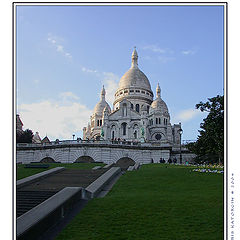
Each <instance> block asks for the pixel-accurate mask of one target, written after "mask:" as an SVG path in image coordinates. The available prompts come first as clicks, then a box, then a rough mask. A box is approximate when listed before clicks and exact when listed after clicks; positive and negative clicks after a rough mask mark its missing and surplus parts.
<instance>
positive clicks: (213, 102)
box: [187, 95, 224, 163]
mask: <svg viewBox="0 0 240 240" xmlns="http://www.w3.org/2000/svg"><path fill="white" fill-rule="evenodd" d="M196 108H197V109H200V111H202V112H208V115H207V117H206V118H205V119H203V123H201V124H200V128H201V130H199V133H200V135H199V136H198V139H197V141H196V142H195V143H190V144H188V145H187V147H188V149H189V150H190V151H192V152H194V153H195V154H196V155H197V157H196V159H195V161H196V162H199V163H203V162H208V163H217V162H218V163H223V158H224V97H223V96H219V95H217V96H216V97H213V98H208V101H207V102H206V103H203V102H200V103H198V104H196Z"/></svg>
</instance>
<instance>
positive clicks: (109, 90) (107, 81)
mask: <svg viewBox="0 0 240 240" xmlns="http://www.w3.org/2000/svg"><path fill="white" fill-rule="evenodd" d="M103 76H104V78H103V84H104V87H105V90H106V101H107V102H108V103H110V104H111V105H112V104H113V102H114V99H115V97H114V94H115V92H116V90H117V88H118V82H119V77H118V76H117V75H116V74H114V73H112V72H103Z"/></svg>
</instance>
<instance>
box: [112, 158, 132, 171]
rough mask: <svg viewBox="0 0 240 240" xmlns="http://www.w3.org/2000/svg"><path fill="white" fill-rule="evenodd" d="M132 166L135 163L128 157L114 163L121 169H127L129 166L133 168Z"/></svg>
mask: <svg viewBox="0 0 240 240" xmlns="http://www.w3.org/2000/svg"><path fill="white" fill-rule="evenodd" d="M134 164H135V162H134V161H133V160H132V159H131V158H129V157H123V158H120V159H119V160H118V161H117V162H116V165H118V166H119V167H120V168H122V169H128V167H129V166H133V165H134Z"/></svg>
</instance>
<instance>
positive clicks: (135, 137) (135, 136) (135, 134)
mask: <svg viewBox="0 0 240 240" xmlns="http://www.w3.org/2000/svg"><path fill="white" fill-rule="evenodd" d="M133 135H134V139H137V130H135V131H134V133H133Z"/></svg>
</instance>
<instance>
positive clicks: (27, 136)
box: [17, 129, 33, 143]
mask: <svg viewBox="0 0 240 240" xmlns="http://www.w3.org/2000/svg"><path fill="white" fill-rule="evenodd" d="M32 138H33V132H32V130H30V129H26V130H25V131H24V132H23V133H22V134H17V143H32Z"/></svg>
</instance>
